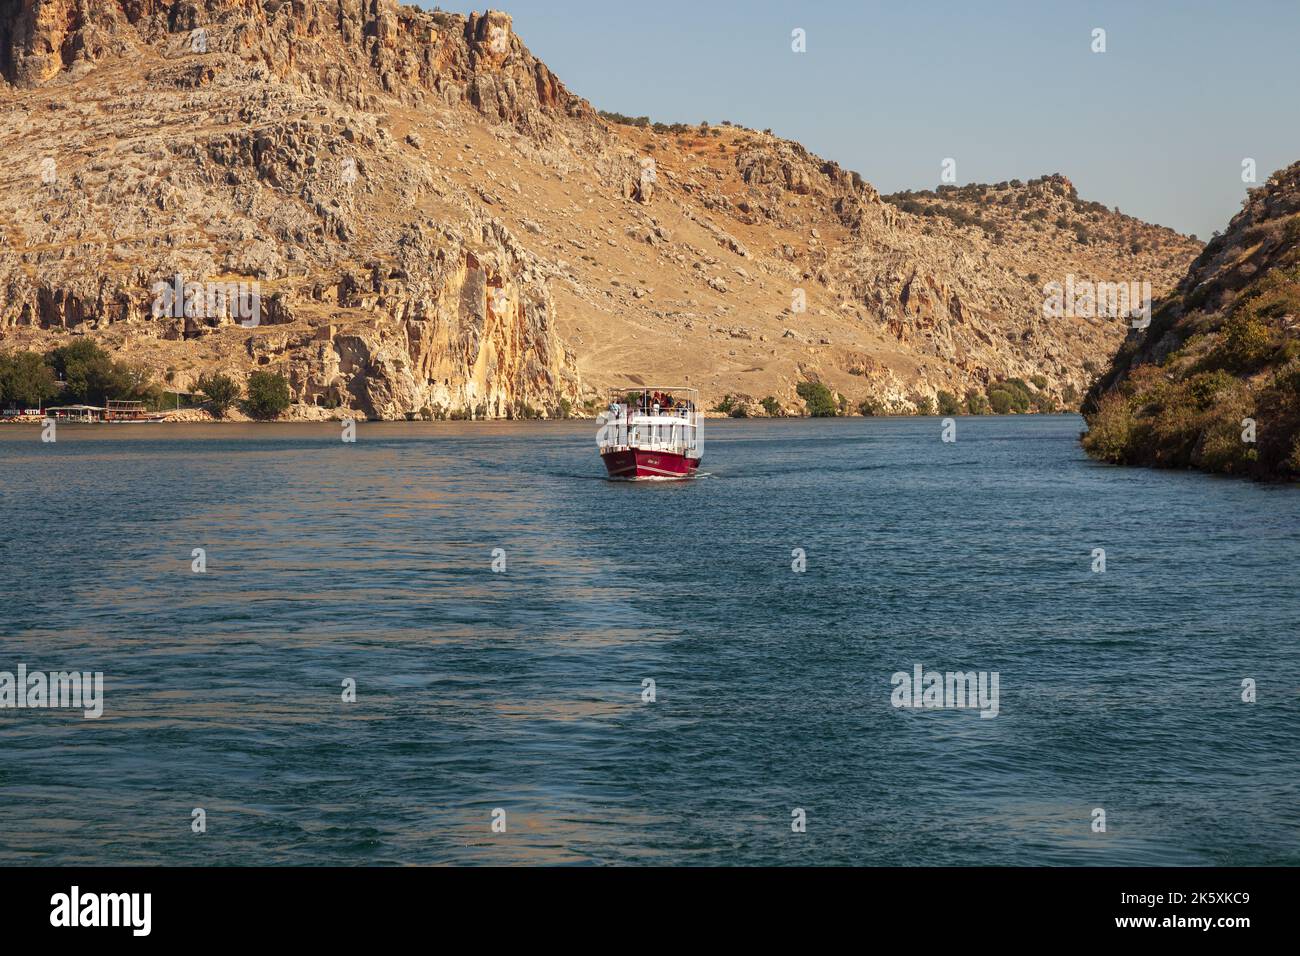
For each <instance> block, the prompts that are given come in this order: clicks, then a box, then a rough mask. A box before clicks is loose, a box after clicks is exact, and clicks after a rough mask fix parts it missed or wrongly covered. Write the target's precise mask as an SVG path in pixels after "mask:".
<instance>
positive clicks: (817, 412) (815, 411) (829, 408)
mask: <svg viewBox="0 0 1300 956" xmlns="http://www.w3.org/2000/svg"><path fill="white" fill-rule="evenodd" d="M795 392H796V393H797V394H798V395H799V397H800V398H802V399H803V402H804V406H805V407H806V408H807V410H808V414H809V415H811V416H812V417H813V418H833V417H835V416H836V415H838V414H839V404H838V403H837V402H836V401H835V396H834V395H833V394H831V390H830V389H829V388H827V387H826V386H825V385H823V384H822V383H821V382H800V383H799V384H798V385H797V386H796V387H795Z"/></svg>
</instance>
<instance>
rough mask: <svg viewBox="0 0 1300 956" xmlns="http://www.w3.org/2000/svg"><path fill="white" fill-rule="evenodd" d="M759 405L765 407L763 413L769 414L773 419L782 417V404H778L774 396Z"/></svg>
mask: <svg viewBox="0 0 1300 956" xmlns="http://www.w3.org/2000/svg"><path fill="white" fill-rule="evenodd" d="M759 404H760V405H762V406H763V411H765V412H767V414H768V415H769V416H770V417H772V418H778V417H780V415H781V403H780V402H778V401H777V400H776V398H775V397H774V396H772V395H769V396H767V398H765V399H763V400H762V401H761V402H759Z"/></svg>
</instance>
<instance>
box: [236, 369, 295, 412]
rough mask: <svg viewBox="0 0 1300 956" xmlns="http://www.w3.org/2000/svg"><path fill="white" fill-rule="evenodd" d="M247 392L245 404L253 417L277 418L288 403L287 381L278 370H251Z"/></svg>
mask: <svg viewBox="0 0 1300 956" xmlns="http://www.w3.org/2000/svg"><path fill="white" fill-rule="evenodd" d="M247 393H248V398H247V400H246V402H245V405H246V406H247V408H248V414H250V415H252V416H253V417H254V418H277V417H278V416H279V415H280V414H281V413H283V412H284V410H285V409H287V408H288V407H289V405H290V399H289V381H288V379H286V378H285V377H284V376H283V375H281V374H280V373H279V372H264V371H258V372H253V373H252V374H250V375H249V376H248V386H247Z"/></svg>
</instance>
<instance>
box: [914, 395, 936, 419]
mask: <svg viewBox="0 0 1300 956" xmlns="http://www.w3.org/2000/svg"><path fill="white" fill-rule="evenodd" d="M914 401H915V403H916V414H918V415H933V414H934V400H933V399H932V398H930V396H929V395H920V396H918V397H917V398H916V399H915V400H914Z"/></svg>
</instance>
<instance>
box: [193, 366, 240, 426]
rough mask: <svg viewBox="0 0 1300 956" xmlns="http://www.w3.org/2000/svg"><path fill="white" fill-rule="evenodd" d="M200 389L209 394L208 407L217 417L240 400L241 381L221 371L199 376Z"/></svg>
mask: <svg viewBox="0 0 1300 956" xmlns="http://www.w3.org/2000/svg"><path fill="white" fill-rule="evenodd" d="M198 389H199V391H200V392H202V393H203V394H204V395H206V396H207V399H208V407H209V408H210V409H211V410H212V414H213V415H215V416H216V417H217V418H220V417H221V416H222V415H224V414H225V413H226V410H227V409H228V408H230V406H231V405H233V404H235V402H237V401H239V383H238V382H236V381H235V380H234V379H233V378H231V377H230V376H229V375H222V374H221V373H220V372H214V373H213V374H211V375H201V376H199V382H198Z"/></svg>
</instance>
